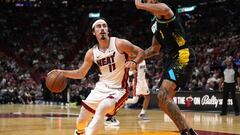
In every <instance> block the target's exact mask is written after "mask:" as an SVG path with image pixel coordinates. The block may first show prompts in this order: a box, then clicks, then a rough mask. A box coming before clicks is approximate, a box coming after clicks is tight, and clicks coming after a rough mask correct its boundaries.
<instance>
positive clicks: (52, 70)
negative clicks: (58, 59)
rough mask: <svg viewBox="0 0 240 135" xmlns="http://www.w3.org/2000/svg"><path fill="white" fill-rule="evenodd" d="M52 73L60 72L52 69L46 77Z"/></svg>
mask: <svg viewBox="0 0 240 135" xmlns="http://www.w3.org/2000/svg"><path fill="white" fill-rule="evenodd" d="M53 72H60V70H58V69H53V70H51V71H50V72H48V74H47V75H49V74H51V73H53Z"/></svg>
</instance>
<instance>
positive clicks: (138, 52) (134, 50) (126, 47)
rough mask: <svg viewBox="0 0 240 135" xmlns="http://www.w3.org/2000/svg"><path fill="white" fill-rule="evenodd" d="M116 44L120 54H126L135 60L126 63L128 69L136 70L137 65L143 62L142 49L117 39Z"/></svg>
mask: <svg viewBox="0 0 240 135" xmlns="http://www.w3.org/2000/svg"><path fill="white" fill-rule="evenodd" d="M116 44H117V48H118V50H119V52H120V53H126V54H127V55H128V56H129V57H134V59H133V60H130V61H127V62H126V64H125V66H126V67H127V68H136V67H137V64H139V63H140V62H142V61H143V59H144V51H143V49H141V48H140V47H138V46H136V45H134V44H132V43H131V42H130V41H128V40H125V39H117V41H116Z"/></svg>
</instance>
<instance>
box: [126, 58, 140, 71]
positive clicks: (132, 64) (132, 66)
mask: <svg viewBox="0 0 240 135" xmlns="http://www.w3.org/2000/svg"><path fill="white" fill-rule="evenodd" d="M125 68H130V69H136V68H137V63H136V62H135V61H133V60H130V61H127V62H126V63H125Z"/></svg>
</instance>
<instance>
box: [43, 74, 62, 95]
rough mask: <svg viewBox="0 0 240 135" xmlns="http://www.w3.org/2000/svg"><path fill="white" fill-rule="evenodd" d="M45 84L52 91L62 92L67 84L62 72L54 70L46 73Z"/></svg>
mask: <svg viewBox="0 0 240 135" xmlns="http://www.w3.org/2000/svg"><path fill="white" fill-rule="evenodd" d="M46 86H47V88H48V89H49V90H50V91H51V92H53V93H60V92H62V91H63V90H64V89H65V88H66V86H67V79H66V78H65V77H64V76H63V73H61V72H58V71H54V72H51V73H50V74H48V75H47V77H46Z"/></svg>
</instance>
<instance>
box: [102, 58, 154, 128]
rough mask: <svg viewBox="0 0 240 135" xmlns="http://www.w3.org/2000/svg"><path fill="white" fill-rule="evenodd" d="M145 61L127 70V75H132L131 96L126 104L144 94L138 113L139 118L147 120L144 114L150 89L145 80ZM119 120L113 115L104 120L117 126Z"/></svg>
mask: <svg viewBox="0 0 240 135" xmlns="http://www.w3.org/2000/svg"><path fill="white" fill-rule="evenodd" d="M146 71H147V68H146V62H145V60H143V61H142V62H141V63H139V64H138V67H137V70H135V71H134V70H133V71H129V75H133V76H134V79H133V98H128V100H127V101H126V102H125V104H126V105H129V104H135V103H137V102H138V99H139V96H144V101H143V107H142V110H141V112H140V113H139V115H138V118H139V119H140V120H149V118H148V117H147V116H146V110H147V108H148V105H149V101H150V90H149V88H148V84H147V80H146ZM119 124H120V122H119V121H118V120H117V119H116V118H115V117H109V118H107V119H106V121H105V125H106V126H108V125H109V126H118V125H119Z"/></svg>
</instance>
